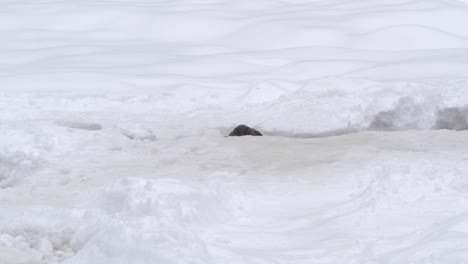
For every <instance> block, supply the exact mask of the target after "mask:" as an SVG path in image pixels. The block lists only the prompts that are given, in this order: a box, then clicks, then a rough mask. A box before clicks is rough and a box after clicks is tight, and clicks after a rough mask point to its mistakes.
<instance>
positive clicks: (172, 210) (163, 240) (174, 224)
mask: <svg viewBox="0 0 468 264" xmlns="http://www.w3.org/2000/svg"><path fill="white" fill-rule="evenodd" d="M199 187H200V186H199V184H197V183H190V182H186V181H180V180H177V179H164V178H161V179H155V180H151V179H146V178H126V179H123V180H120V181H118V182H117V183H116V184H114V185H113V186H111V187H109V188H107V189H106V190H105V191H104V192H102V194H101V195H99V197H98V198H97V200H96V201H95V205H97V209H98V211H99V212H100V213H99V217H98V220H97V221H96V222H92V224H90V225H89V226H87V227H84V228H83V229H82V230H81V231H80V232H79V233H78V234H77V236H76V238H75V240H74V241H73V242H72V244H73V245H74V247H75V248H76V249H77V253H76V255H75V256H74V257H73V258H72V259H70V260H69V262H67V263H89V264H92V263H96V264H97V263H116V264H117V263H122V264H123V263H137V264H138V263H147V261H148V260H151V261H152V262H162V263H181V262H182V263H209V262H210V259H209V254H208V253H207V251H206V248H205V244H204V242H203V241H202V239H201V238H200V234H199V231H198V229H199V228H200V227H203V226H206V225H210V224H214V223H218V222H222V221H226V220H227V219H229V218H228V212H227V211H225V210H226V205H225V204H223V200H224V199H219V197H217V195H216V192H213V191H211V190H202V189H201V188H199ZM93 212H94V211H91V212H90V213H91V214H93ZM97 230H99V231H97ZM130 237H131V239H129V238H130ZM98 248H99V249H101V250H96V249H98Z"/></svg>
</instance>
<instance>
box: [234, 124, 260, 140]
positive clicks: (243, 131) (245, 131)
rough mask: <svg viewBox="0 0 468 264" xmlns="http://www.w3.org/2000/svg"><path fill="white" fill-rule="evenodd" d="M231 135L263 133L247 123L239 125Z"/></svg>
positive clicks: (256, 134) (257, 134) (258, 134)
mask: <svg viewBox="0 0 468 264" xmlns="http://www.w3.org/2000/svg"><path fill="white" fill-rule="evenodd" d="M229 136H230V137H240V136H263V135H262V133H260V132H258V131H257V130H256V129H254V128H251V127H248V126H246V125H238V126H237V127H236V128H234V130H233V131H232V132H231V134H229Z"/></svg>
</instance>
